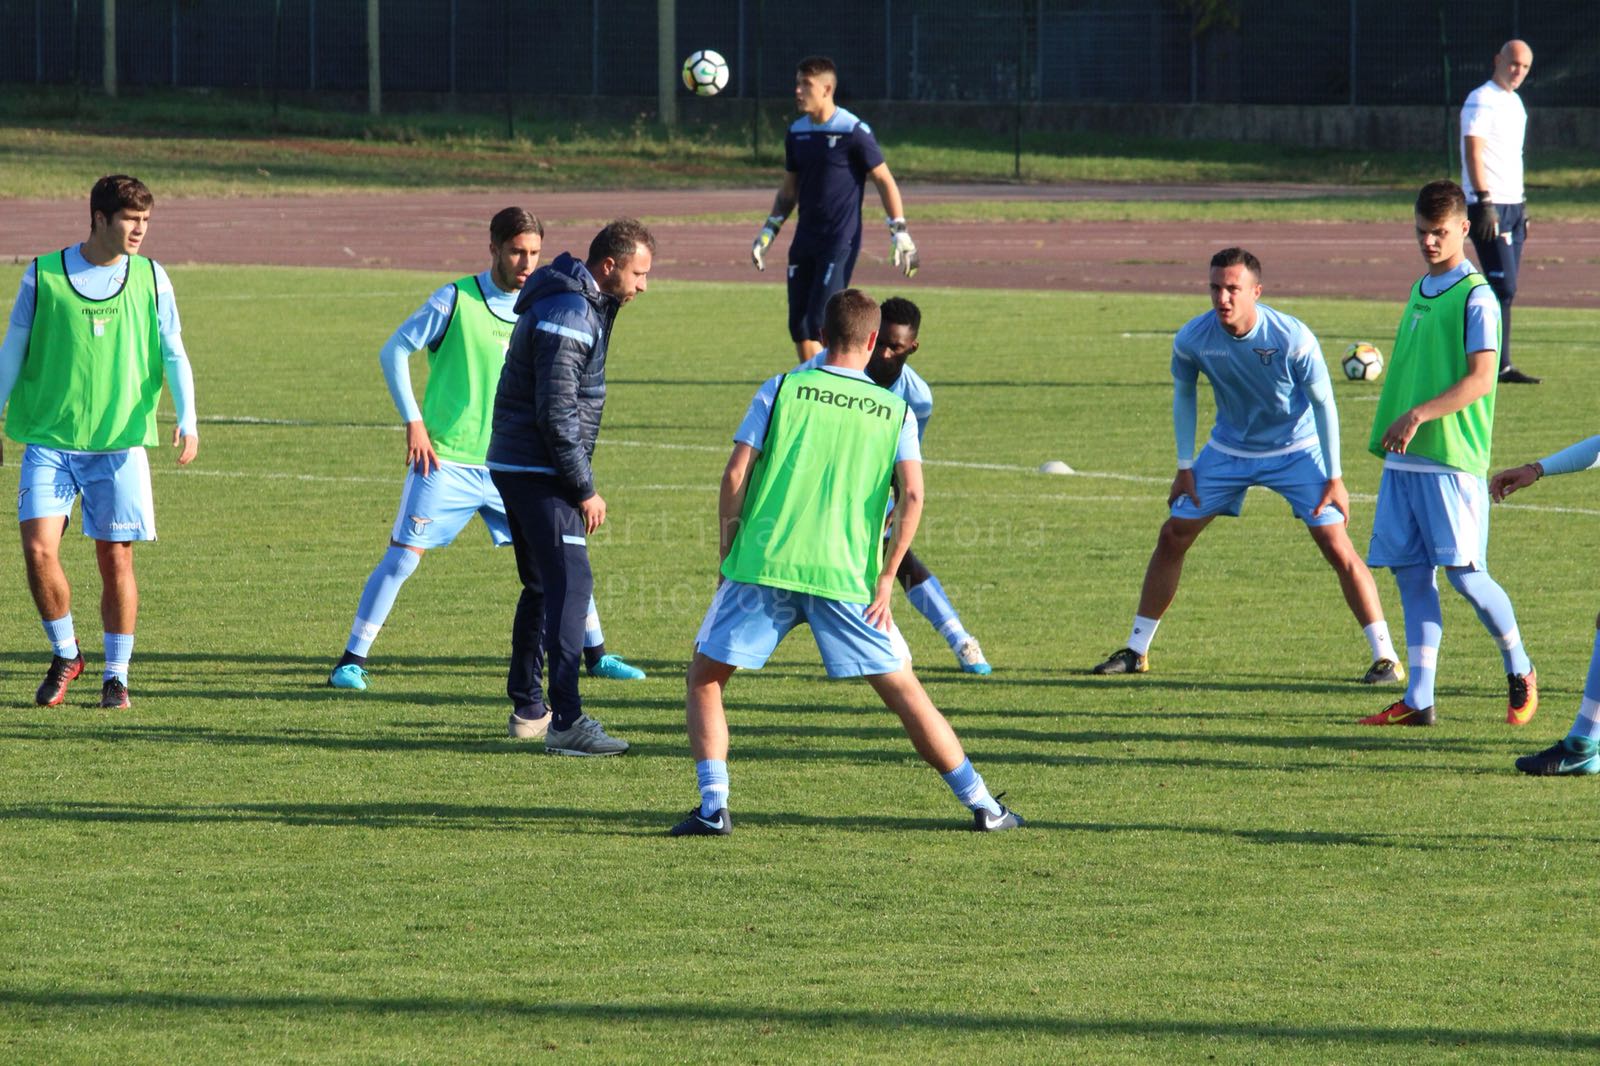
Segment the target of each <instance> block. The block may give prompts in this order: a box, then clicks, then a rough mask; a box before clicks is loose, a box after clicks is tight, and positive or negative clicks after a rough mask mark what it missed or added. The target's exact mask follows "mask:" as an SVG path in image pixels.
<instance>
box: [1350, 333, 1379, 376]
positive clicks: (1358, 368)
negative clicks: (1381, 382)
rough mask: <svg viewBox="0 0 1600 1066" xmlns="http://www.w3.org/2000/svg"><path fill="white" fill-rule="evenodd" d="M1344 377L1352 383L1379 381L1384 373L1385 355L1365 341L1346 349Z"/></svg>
mask: <svg viewBox="0 0 1600 1066" xmlns="http://www.w3.org/2000/svg"><path fill="white" fill-rule="evenodd" d="M1340 365H1341V366H1343V367H1344V376H1345V377H1347V378H1349V379H1350V380H1351V381H1377V380H1378V375H1379V374H1382V373H1383V353H1382V352H1380V351H1378V349H1377V348H1376V347H1374V346H1373V345H1370V344H1367V343H1366V342H1365V341H1359V342H1357V343H1355V344H1352V345H1351V346H1350V347H1349V348H1346V349H1345V353H1344V362H1343V363H1341V364H1340Z"/></svg>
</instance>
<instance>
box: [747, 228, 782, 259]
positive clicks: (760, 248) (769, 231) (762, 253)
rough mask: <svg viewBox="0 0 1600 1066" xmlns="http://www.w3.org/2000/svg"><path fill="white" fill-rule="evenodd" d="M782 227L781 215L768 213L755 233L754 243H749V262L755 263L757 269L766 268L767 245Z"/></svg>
mask: <svg viewBox="0 0 1600 1066" xmlns="http://www.w3.org/2000/svg"><path fill="white" fill-rule="evenodd" d="M782 228H783V216H782V215H768V216H767V223H766V225H764V226H762V227H761V232H760V233H758V234H756V239H755V241H754V243H752V244H751V245H750V262H752V263H754V264H755V265H756V269H757V270H765V269H767V245H769V244H771V243H772V238H774V237H776V236H777V235H778V231H779V230H780V229H782Z"/></svg>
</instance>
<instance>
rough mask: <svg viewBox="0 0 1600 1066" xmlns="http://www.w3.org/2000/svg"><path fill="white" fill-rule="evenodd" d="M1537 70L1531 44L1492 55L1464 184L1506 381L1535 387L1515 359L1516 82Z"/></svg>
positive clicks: (1519, 210)
mask: <svg viewBox="0 0 1600 1066" xmlns="http://www.w3.org/2000/svg"><path fill="white" fill-rule="evenodd" d="M1531 69H1533V49H1531V48H1529V47H1528V44H1527V42H1526V41H1507V42H1506V43H1505V44H1503V45H1501V46H1500V51H1499V52H1497V53H1495V57H1494V76H1493V77H1492V78H1490V79H1489V80H1488V81H1486V82H1484V83H1483V84H1482V85H1480V86H1478V87H1477V88H1476V89H1474V90H1472V93H1471V95H1469V96H1468V97H1467V102H1466V104H1464V105H1463V106H1462V108H1461V185H1462V188H1463V189H1465V190H1466V193H1467V215H1468V220H1469V221H1470V222H1471V223H1472V230H1471V235H1472V247H1473V250H1474V251H1475V252H1477V255H1478V266H1479V268H1480V269H1481V270H1482V271H1483V275H1484V277H1486V278H1488V279H1489V287H1490V288H1491V289H1493V290H1494V294H1495V296H1496V297H1498V298H1499V300H1500V333H1501V336H1500V380H1501V381H1504V382H1509V383H1511V384H1514V385H1537V384H1538V383H1539V379H1538V378H1536V377H1534V376H1533V375H1532V374H1525V373H1523V372H1522V371H1521V370H1518V369H1517V367H1516V365H1515V364H1514V363H1512V361H1511V301H1512V300H1513V299H1514V298H1515V297H1516V295H1517V268H1518V267H1519V266H1520V265H1521V264H1522V242H1523V241H1524V240H1525V239H1526V238H1527V235H1528V220H1527V216H1526V214H1525V213H1524V211H1523V193H1522V137H1523V133H1524V132H1525V131H1526V130H1527V127H1528V112H1527V111H1526V110H1524V109H1523V106H1522V100H1521V98H1520V97H1518V96H1517V87H1518V86H1520V85H1521V84H1522V81H1523V79H1524V78H1526V77H1527V76H1528V71H1529V70H1531Z"/></svg>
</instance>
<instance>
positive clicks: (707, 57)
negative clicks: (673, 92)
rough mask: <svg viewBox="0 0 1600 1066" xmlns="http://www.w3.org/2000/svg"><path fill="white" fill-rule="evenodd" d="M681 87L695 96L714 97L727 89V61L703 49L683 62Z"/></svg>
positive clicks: (709, 50) (715, 53) (718, 53)
mask: <svg viewBox="0 0 1600 1066" xmlns="http://www.w3.org/2000/svg"><path fill="white" fill-rule="evenodd" d="M683 87H684V88H685V89H688V90H689V91H690V92H692V93H694V94H695V95H696V96H715V95H717V94H718V93H720V92H721V91H722V90H724V89H726V88H727V87H728V61H727V60H726V59H723V58H722V53H721V52H713V51H712V50H711V49H709V48H703V49H701V50H700V51H698V52H696V53H694V54H693V55H692V56H690V57H689V58H688V59H685V60H684V61H683Z"/></svg>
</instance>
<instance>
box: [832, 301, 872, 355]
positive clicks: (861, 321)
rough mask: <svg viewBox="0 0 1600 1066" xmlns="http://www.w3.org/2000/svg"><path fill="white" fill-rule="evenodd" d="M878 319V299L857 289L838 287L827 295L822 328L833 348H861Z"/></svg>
mask: <svg viewBox="0 0 1600 1066" xmlns="http://www.w3.org/2000/svg"><path fill="white" fill-rule="evenodd" d="M880 320H881V315H880V313H879V308H878V301H876V300H874V299H873V298H872V297H870V296H868V295H867V294H866V293H864V292H862V291H861V290H860V289H841V290H839V291H838V292H836V293H834V294H833V295H832V296H830V297H829V298H828V306H827V308H826V309H825V310H824V311H823V312H822V332H823V334H824V335H825V337H826V339H827V341H828V347H829V349H831V350H833V351H845V350H848V349H853V348H860V347H863V346H864V345H865V344H866V343H867V338H868V337H869V336H871V335H872V333H873V331H874V330H876V329H877V328H878V323H879V321H880Z"/></svg>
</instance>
